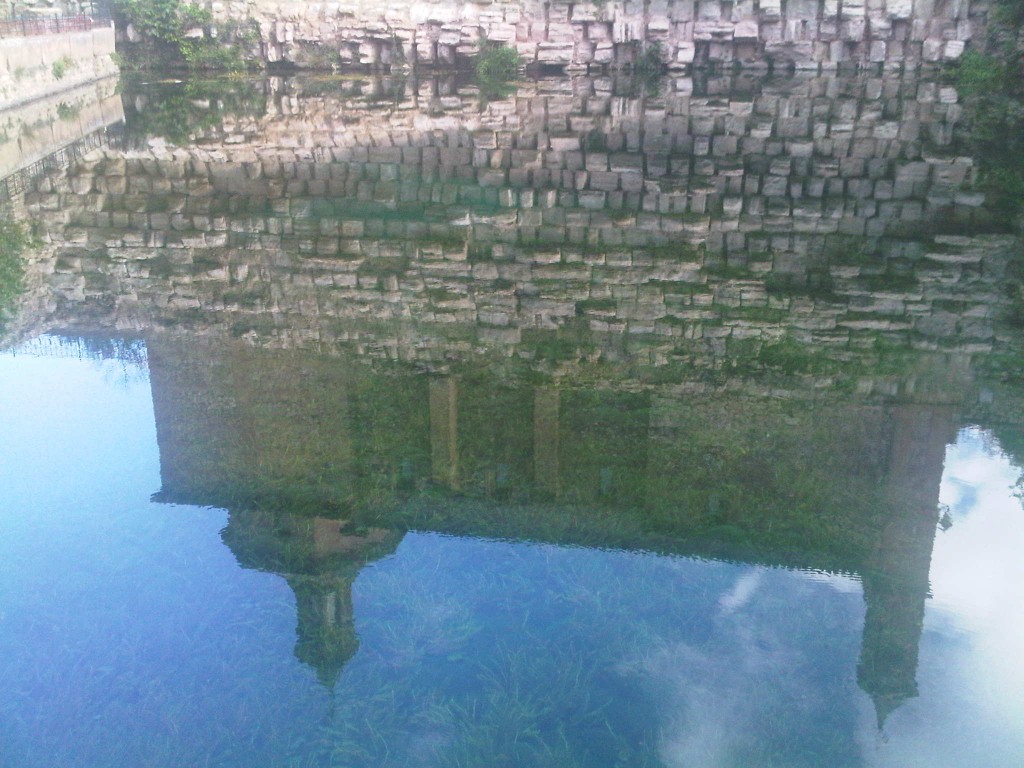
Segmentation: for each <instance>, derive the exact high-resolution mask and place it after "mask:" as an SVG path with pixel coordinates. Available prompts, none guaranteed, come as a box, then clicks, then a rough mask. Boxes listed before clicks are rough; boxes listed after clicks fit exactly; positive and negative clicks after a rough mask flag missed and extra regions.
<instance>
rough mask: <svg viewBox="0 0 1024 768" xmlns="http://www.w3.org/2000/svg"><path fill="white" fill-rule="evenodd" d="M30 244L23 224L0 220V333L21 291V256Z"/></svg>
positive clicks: (30, 239)
mask: <svg viewBox="0 0 1024 768" xmlns="http://www.w3.org/2000/svg"><path fill="white" fill-rule="evenodd" d="M32 244H33V239H32V236H31V234H30V233H29V231H28V229H27V228H26V227H25V226H24V225H23V224H21V223H19V222H16V221H9V220H7V219H0V331H2V330H3V328H4V325H5V324H6V321H7V320H8V317H9V314H10V311H11V309H12V307H13V305H14V300H15V299H16V298H17V297H18V295H19V294H20V293H21V291H22V288H23V283H24V273H25V266H24V264H23V262H22V255H23V254H24V252H25V251H26V250H28V249H29V248H30V247H31V246H32Z"/></svg>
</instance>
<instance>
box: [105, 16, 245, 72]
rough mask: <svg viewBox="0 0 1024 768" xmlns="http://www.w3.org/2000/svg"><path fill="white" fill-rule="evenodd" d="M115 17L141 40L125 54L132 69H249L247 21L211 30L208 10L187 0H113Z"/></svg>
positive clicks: (228, 70) (124, 60)
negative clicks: (245, 48) (247, 65)
mask: <svg viewBox="0 0 1024 768" xmlns="http://www.w3.org/2000/svg"><path fill="white" fill-rule="evenodd" d="M114 9H115V15H116V17H117V18H118V20H119V22H120V23H121V24H122V25H123V28H125V29H128V28H129V27H130V28H131V29H132V31H133V32H134V35H135V36H137V39H138V40H139V42H138V43H136V44H129V46H128V47H127V49H126V51H125V52H124V53H123V54H122V55H121V62H122V65H124V66H126V67H128V68H130V69H150V68H163V67H173V68H188V69H191V70H216V71H221V72H241V71H244V70H245V69H246V64H245V59H244V58H243V54H242V48H243V46H246V45H248V46H251V45H253V44H254V43H255V40H256V36H255V35H254V34H253V33H254V30H253V29H251V27H250V26H249V25H246V24H244V23H230V24H225V25H223V26H224V29H223V30H217V31H218V32H222V33H223V34H218V35H217V36H216V37H214V36H213V34H211V33H212V32H213V16H212V14H211V13H210V11H209V10H208V9H206V8H203V7H200V6H198V5H193V4H191V3H189V2H185V0H114Z"/></svg>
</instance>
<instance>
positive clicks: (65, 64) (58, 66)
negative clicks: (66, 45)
mask: <svg viewBox="0 0 1024 768" xmlns="http://www.w3.org/2000/svg"><path fill="white" fill-rule="evenodd" d="M74 63H75V62H74V61H73V60H72V59H71V57H70V56H61V57H60V58H59V59H57V60H56V61H55V62H53V66H52V67H51V68H50V71H51V72H52V73H53V76H54V77H55V78H56V79H57V80H63V79H64V75H66V74H67V73H68V69H70V68H71V66H72V65H73V64H74Z"/></svg>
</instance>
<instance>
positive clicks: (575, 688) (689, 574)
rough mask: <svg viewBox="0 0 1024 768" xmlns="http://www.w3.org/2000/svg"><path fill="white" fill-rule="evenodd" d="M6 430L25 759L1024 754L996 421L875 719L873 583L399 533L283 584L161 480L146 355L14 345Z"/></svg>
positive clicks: (1017, 533) (4, 704) (957, 496)
mask: <svg viewBox="0 0 1024 768" xmlns="http://www.w3.org/2000/svg"><path fill="white" fill-rule="evenodd" d="M0 425H2V427H0V457H2V459H0V564H2V566H0V690H2V691H3V692H4V693H3V696H2V697H0V766H4V768H22V767H28V766H32V767H34V766H40V767H43V766H45V767H47V768H56V767H58V766H62V767H63V766H68V767H71V766H76V767H78V766H81V767H83V768H100V767H101V766H185V765H189V766H191V765H196V766H199V765H204V766H205V765H209V766H247V767H250V766H253V767H254V766H325V765H336V766H384V765H389V766H482V765H488V766H491V765H493V766H498V765H518V766H544V765H550V766H574V765H579V766H709V767H711V766H713V767H717V766H723V767H724V766H736V767H739V766H964V767H967V766H993V767H996V768H999V767H1003V766H1005V767H1006V768H1011V767H1012V766H1018V765H1021V764H1024V697H1021V695H1020V691H1021V690H1024V661H1022V657H1021V655H1020V653H1019V649H1020V648H1022V647H1024V611H1022V610H1021V606H1022V605H1024V566H1022V561H1021V558H1020V556H1019V553H1020V551H1022V547H1024V514H1022V512H1021V505H1020V500H1019V499H1018V498H1017V497H1015V496H1014V491H1013V484H1014V482H1015V481H1016V480H1017V478H1018V476H1019V474H1020V472H1019V469H1018V468H1016V467H1015V466H1014V465H1013V464H1012V463H1011V462H1010V461H1009V460H1008V459H1007V458H1006V457H1005V455H1003V454H1002V453H1001V451H1000V449H999V446H998V443H996V442H994V441H993V439H992V438H991V436H990V435H989V434H988V433H985V432H983V431H981V430H977V429H965V430H963V431H962V432H961V433H960V436H959V438H958V440H957V442H956V443H955V444H954V445H952V446H950V448H949V449H948V451H947V456H946V467H945V473H944V476H943V482H942V488H941V499H942V501H943V502H944V503H945V504H946V505H947V506H948V508H949V510H950V517H951V519H952V525H951V526H950V527H949V528H948V530H942V531H939V532H938V534H937V536H936V540H935V544H934V550H933V554H932V561H931V570H930V583H931V598H930V599H929V600H928V601H927V603H926V608H925V618H924V628H923V633H922V634H921V636H920V648H919V660H918V666H917V669H916V681H917V687H918V695H917V696H916V697H913V696H911V697H907V698H906V699H905V700H902V701H901V702H900V703H899V706H897V707H896V708H895V709H894V710H893V711H892V712H891V713H889V714H888V716H887V717H886V718H885V722H884V724H883V725H882V726H881V727H879V723H878V716H877V714H876V709H875V707H876V703H875V702H874V701H873V700H872V696H871V695H869V693H868V692H866V691H865V690H864V689H863V688H862V687H861V686H860V685H859V684H858V674H857V668H858V659H859V657H860V654H861V652H862V648H861V646H862V642H864V641H863V638H862V633H863V630H864V623H865V603H864V597H863V594H862V588H861V583H860V581H859V579H858V577H857V576H856V575H839V574H825V573H819V572H812V571H800V570H787V569H782V568H776V567H770V566H765V565H757V564H744V563H741V562H740V563H731V562H717V561H714V560H703V559H698V558H688V557H682V556H668V555H659V554H653V553H650V552H644V551H620V550H614V549H592V548H584V547H578V546H563V545H558V544H552V543H547V544H544V543H534V542H519V541H503V540H491V539H482V538H468V537H456V536H449V535H443V534H440V533H433V532H418V531H406V532H398V533H396V534H394V536H395V539H396V541H397V546H395V547H394V548H393V551H391V552H390V553H389V554H385V555H384V556H382V557H380V558H379V559H375V560H371V561H369V562H367V563H366V564H365V565H362V566H361V567H355V568H352V569H351V570H350V571H345V573H344V574H341V575H337V574H335V576H331V574H330V573H326V574H325V573H318V574H313V575H310V574H299V575H297V576H296V575H292V577H291V581H292V583H291V584H290V583H289V582H288V581H286V579H285V577H284V576H282V575H280V574H279V573H275V572H272V571H270V570H266V571H264V570H253V569H250V568H244V567H242V566H241V565H240V564H239V562H238V560H236V557H235V555H234V554H233V553H232V551H231V550H230V549H229V548H228V546H226V544H225V539H222V535H221V534H222V530H223V529H224V528H225V526H227V525H228V523H229V515H228V512H227V511H225V510H222V509H216V508H209V507H194V506H184V505H172V504H162V503H156V502H153V501H152V500H151V496H152V495H153V494H154V493H156V492H158V491H159V490H160V487H161V477H160V453H159V450H158V442H157V429H156V426H155V424H154V415H153V406H152V396H151V392H150V384H149V382H148V380H147V378H146V373H145V368H144V366H143V367H138V366H126V365H125V364H122V363H118V362H116V361H109V360H108V361H102V360H92V359H88V358H85V359H80V358H78V357H74V356H72V357H45V356H42V357H41V356H37V355H33V354H26V353H13V354H12V353H8V354H4V355H0ZM332 578H333V579H334V581H333V582H332V581H331V580H332ZM300 584H306V585H307V587H308V588H309V589H312V590H313V592H314V593H315V594H317V595H322V594H326V593H328V592H330V593H331V594H334V593H333V592H331V590H342V591H344V590H345V589H349V588H350V589H351V605H352V620H353V622H354V631H355V636H356V637H357V644H356V646H355V647H354V650H352V652H351V655H350V656H349V657H348V658H346V659H343V661H342V662H339V664H338V667H339V668H338V669H337V670H336V674H333V673H331V670H330V668H329V665H328V668H327V672H326V673H325V671H324V669H319V670H318V669H316V668H315V665H314V664H310V663H306V662H304V661H302V660H300V656H301V655H302V654H301V653H299V652H298V651H297V648H298V645H297V608H298V606H297V602H296V594H297V592H296V589H297V588H298V587H296V585H300ZM309 585H313V586H309ZM317 590H319V591H317ZM339 642H341V641H339ZM325 674H327V677H328V679H326V680H325V679H323V678H324V675H325Z"/></svg>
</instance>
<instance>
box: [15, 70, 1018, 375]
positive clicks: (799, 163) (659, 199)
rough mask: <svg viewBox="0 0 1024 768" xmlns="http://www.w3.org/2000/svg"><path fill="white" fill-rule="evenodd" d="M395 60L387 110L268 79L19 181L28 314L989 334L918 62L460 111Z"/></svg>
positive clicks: (503, 336) (998, 250) (961, 171)
mask: <svg viewBox="0 0 1024 768" xmlns="http://www.w3.org/2000/svg"><path fill="white" fill-rule="evenodd" d="M421 85H422V89H423V90H422V91H421V90H419V89H417V88H416V87H414V86H412V85H410V88H411V90H410V92H409V93H407V98H408V99H409V100H410V101H409V102H399V103H398V104H397V105H394V106H391V107H385V108H382V107H380V106H379V105H371V104H369V103H368V102H367V100H366V98H365V97H355V96H353V97H352V98H351V99H344V98H325V97H315V98H313V97H310V98H302V97H301V96H298V95H287V94H284V95H280V96H279V97H277V98H275V99H272V100H271V101H270V105H269V107H268V114H267V115H265V116H263V117H261V118H259V119H256V118H241V119H239V120H237V121H234V120H232V121H225V123H224V124H222V126H221V127H220V128H219V129H218V130H217V131H211V132H210V133H209V134H208V135H207V136H206V137H205V138H204V139H203V144H202V146H194V147H191V148H189V149H173V148H170V147H166V146H162V145H156V146H153V147H150V148H147V149H145V150H140V151H137V152H130V153H127V155H125V154H123V153H120V152H109V151H108V152H106V153H104V154H103V155H95V156H93V157H90V158H89V159H88V160H86V161H83V162H80V163H78V164H77V165H76V166H75V167H74V168H73V169H71V171H70V172H68V173H67V174H60V175H59V176H57V177H54V178H51V179H49V180H48V181H46V182H45V183H44V184H43V185H42V187H41V189H40V191H39V192H38V193H36V194H35V195H33V196H32V197H31V200H30V205H31V208H32V210H33V215H34V216H35V217H37V218H38V220H39V221H41V222H42V223H43V224H44V227H43V229H44V231H45V232H46V234H47V237H48V238H49V239H50V241H51V243H52V245H53V247H54V248H55V249H56V253H57V255H58V257H57V259H56V261H55V262H53V263H52V269H53V270H54V274H53V275H51V276H50V277H49V278H48V280H47V283H48V285H49V287H50V290H51V291H52V294H51V301H53V302H54V304H53V306H54V314H53V317H52V318H51V319H49V320H43V321H41V322H44V323H48V324H51V325H52V324H54V323H59V322H61V321H62V318H63V322H65V323H68V324H75V323H79V324H81V323H83V322H89V318H90V316H91V317H92V318H93V320H94V321H95V322H96V323H100V324H108V325H109V324H115V325H117V327H122V328H124V327H132V326H139V325H146V324H151V323H152V322H153V321H154V320H156V319H157V318H162V319H161V320H159V322H160V323H164V322H174V323H177V322H179V320H180V318H192V320H195V321H197V322H200V323H201V324H204V325H205V324H214V325H217V326H218V327H220V328H221V329H222V331H228V330H230V332H231V333H233V334H235V335H239V336H252V338H253V339H254V340H257V341H258V343H260V344H265V345H272V346H283V347H320V348H328V349H329V348H331V347H332V346H333V345H335V344H337V343H340V342H339V341H338V340H339V339H342V338H344V339H347V340H348V342H350V343H351V344H353V345H356V346H359V345H362V346H363V347H365V348H366V350H367V353H368V354H376V355H381V356H396V357H406V358H415V359H419V360H423V361H430V360H444V359H446V358H447V357H448V356H449V355H451V354H452V353H455V354H458V352H459V350H462V351H467V350H471V349H473V348H474V346H475V345H476V344H485V345H488V346H489V347H492V348H498V349H504V350H506V351H508V352H509V353H510V354H511V353H514V352H515V350H517V349H520V350H522V349H526V350H529V352H528V353H527V354H531V355H536V354H551V352H547V353H545V352H543V350H544V348H545V343H546V342H545V339H546V338H550V336H549V335H550V334H557V333H559V332H560V331H562V330H565V329H581V328H582V329H585V331H586V333H590V334H598V335H600V334H606V335H607V339H608V341H607V342H606V343H604V350H603V352H602V355H603V357H604V359H609V360H614V359H615V357H616V354H617V352H616V349H617V345H619V346H622V345H626V346H628V345H632V348H633V349H634V351H635V349H636V348H638V347H639V348H643V349H645V350H646V352H645V354H646V356H647V358H648V359H649V360H650V362H651V363H652V364H654V365H659V364H665V363H667V362H670V361H677V362H678V361H686V363H687V365H692V366H695V367H696V368H697V369H700V368H701V367H711V368H714V367H715V365H720V361H721V360H722V359H723V358H724V357H726V356H728V355H729V354H733V355H735V354H738V353H737V352H736V350H742V349H743V348H744V346H743V345H759V344H763V343H773V342H777V341H779V340H780V339H783V338H787V337H793V338H798V339H804V340H807V341H812V342H814V343H815V344H817V345H819V346H823V347H826V348H828V349H832V350H835V351H836V353H837V354H840V355H849V354H858V351H859V350H871V349H873V348H874V345H875V344H876V342H877V341H878V340H879V339H880V338H882V339H884V340H886V341H888V342H891V343H893V344H897V345H899V346H901V347H915V348H918V349H924V350H928V349H932V350H947V351H954V352H959V353H972V352H984V351H987V350H990V349H992V347H993V345H994V344H996V343H997V341H998V334H997V329H996V324H995V320H996V317H997V313H998V311H999V309H998V307H999V305H1000V303H1001V302H1002V301H1003V299H1004V296H1003V292H1002V291H1001V290H1000V280H1001V279H1002V276H1003V274H1004V272H1005V268H1006V264H1007V263H1008V261H1009V259H1010V258H1012V255H1013V253H1015V252H1016V249H1019V243H1018V241H1016V240H1015V239H1013V238H1008V237H1003V236H998V235H993V236H977V237H967V236H962V235H942V234H941V227H942V226H943V225H944V224H946V223H948V222H954V223H956V222H957V220H958V219H959V220H960V222H959V223H956V226H961V224H962V223H964V222H967V223H969V222H970V221H971V220H972V217H973V216H974V215H975V213H980V212H982V211H983V208H982V207H981V205H982V202H983V198H981V197H979V196H978V195H977V194H976V193H974V192H973V191H972V190H971V189H970V179H971V176H972V173H973V166H972V165H971V163H970V161H969V160H967V159H964V158H959V157H957V156H956V155H955V154H953V153H952V152H951V151H950V150H949V141H950V135H951V133H950V132H951V126H952V123H953V122H955V119H956V115H957V109H958V106H957V104H956V94H955V92H953V91H951V90H948V89H945V88H944V87H942V86H939V85H937V84H936V83H934V82H928V81H921V80H919V79H916V78H905V79H901V78H882V77H867V76H858V77H850V78H835V77H824V78H823V77H817V76H815V77H810V76H806V77H798V78H792V79H789V80H783V81H777V80H771V81H766V83H764V84H763V85H762V86H760V89H759V90H757V91H755V92H754V93H747V94H745V95H743V94H737V93H733V94H732V95H731V96H729V95H728V94H726V95H725V96H723V95H721V94H712V95H705V96H702V97H696V96H694V95H693V94H692V93H688V92H687V91H686V90H685V89H683V90H679V91H675V92H673V93H671V94H665V95H663V96H662V97H659V98H658V99H656V100H651V101H649V102H647V103H645V102H644V101H643V97H640V98H632V99H627V98H618V97H614V96H612V95H611V94H610V93H608V92H607V91H605V90H603V88H604V87H605V85H606V83H605V81H602V80H600V79H598V80H593V79H585V78H583V79H578V80H574V81H563V80H557V81H541V82H540V83H538V84H537V85H536V86H534V87H533V90H523V91H520V93H519V96H518V97H517V98H514V99H509V100H505V101H502V102H491V103H490V104H488V105H487V107H486V109H484V111H483V112H481V111H480V108H479V104H478V103H477V102H476V101H475V100H474V99H473V98H472V97H471V96H466V97H464V98H463V97H459V96H457V95H455V96H439V95H438V94H437V93H436V91H435V90H434V88H433V84H432V83H431V82H429V81H428V82H424V83H422V84H421ZM417 99H420V100H421V102H419V103H418V105H417V102H416V100H417ZM217 136H219V138H217ZM943 146H945V147H946V150H945V151H942V147H943ZM937 231H938V232H939V233H938V234H937ZM175 318H179V319H175ZM200 318H202V319H201V320H200ZM413 320H415V324H414V327H410V328H407V329H406V330H404V331H398V330H396V329H395V328H392V327H387V326H386V325H378V326H377V327H376V328H374V326H373V324H374V323H377V324H387V323H394V322H405V321H409V322H410V323H412V321H413ZM189 322H191V321H189ZM353 322H356V323H362V324H363V325H362V326H361V328H362V330H358V331H356V330H352V328H351V325H352V323H353ZM546 334H548V336H546ZM348 342H346V343H348ZM588 343H597V342H595V341H593V340H591V341H590V342H588ZM570 346H571V345H570ZM752 348H756V346H755V347H752ZM716 361H719V362H717V363H716Z"/></svg>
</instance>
